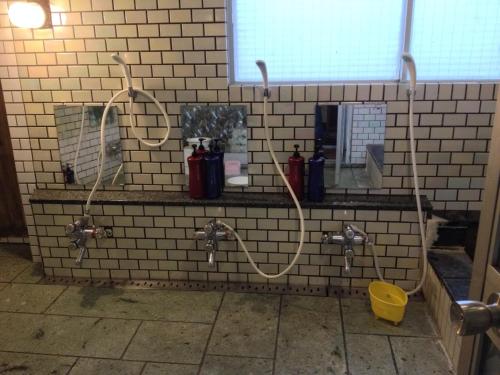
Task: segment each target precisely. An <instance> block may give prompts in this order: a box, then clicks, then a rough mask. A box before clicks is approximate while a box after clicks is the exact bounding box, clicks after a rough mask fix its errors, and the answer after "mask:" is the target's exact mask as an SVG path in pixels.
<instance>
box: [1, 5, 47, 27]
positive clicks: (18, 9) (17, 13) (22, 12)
mask: <svg viewBox="0 0 500 375" xmlns="http://www.w3.org/2000/svg"><path fill="white" fill-rule="evenodd" d="M9 18H10V22H12V24H13V25H14V26H17V27H22V28H29V29H38V28H40V27H42V26H43V25H44V24H45V19H46V15H45V11H44V9H43V7H42V6H41V5H40V4H38V3H33V2H15V3H13V4H12V5H11V6H10V7H9Z"/></svg>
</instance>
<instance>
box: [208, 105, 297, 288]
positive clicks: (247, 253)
mask: <svg viewBox="0 0 500 375" xmlns="http://www.w3.org/2000/svg"><path fill="white" fill-rule="evenodd" d="M267 100H268V98H267V95H264V102H263V106H264V108H263V121H264V130H265V135H266V142H267V147H268V148H269V153H270V154H271V158H272V159H273V162H274V165H275V166H276V169H277V170H278V173H279V174H280V176H281V179H282V180H283V182H284V183H285V185H286V187H287V189H288V192H289V193H290V195H291V196H292V199H293V202H294V203H295V207H296V208H297V213H298V214H299V222H300V238H299V246H298V247H297V251H296V253H295V256H294V257H293V259H292V262H291V263H290V264H289V265H288V266H287V267H286V268H285V269H284V270H283V271H281V272H279V273H277V274H274V275H269V274H267V273H264V272H262V271H261V270H260V269H259V267H258V266H257V264H256V263H255V261H254V260H253V258H252V256H251V255H250V252H249V251H248V249H247V247H246V245H245V242H244V241H243V239H242V238H241V237H240V235H239V234H238V232H236V230H235V229H234V228H232V227H231V226H230V225H229V224H227V223H224V222H223V221H220V220H218V221H217V222H218V223H219V224H220V225H222V226H224V227H225V228H227V229H229V231H231V232H232V233H233V234H234V237H235V238H236V239H237V240H238V242H239V244H240V245H241V248H242V249H243V251H244V252H245V254H246V256H247V258H248V261H249V262H250V264H251V265H252V267H253V269H254V270H255V271H256V272H257V273H258V274H259V275H260V276H262V277H265V278H266V279H276V278H278V277H281V276H283V275H285V274H286V273H288V272H289V271H290V270H291V269H292V268H293V266H295V263H297V260H298V259H299V257H300V254H301V252H302V247H303V246H304V236H305V223H304V214H303V212H302V207H301V206H300V203H299V200H298V199H297V196H296V195H295V193H294V191H293V189H292V187H291V186H290V183H289V182H288V179H287V178H286V176H285V173H284V172H283V169H282V168H281V166H280V164H279V162H278V159H277V157H276V154H275V153H274V149H273V146H272V144H271V134H270V130H269V125H268V122H267Z"/></svg>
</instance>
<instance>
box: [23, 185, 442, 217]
mask: <svg viewBox="0 0 500 375" xmlns="http://www.w3.org/2000/svg"><path fill="white" fill-rule="evenodd" d="M88 194H89V191H88V190H50V189H38V190H35V192H34V193H33V194H32V196H31V198H30V201H31V202H32V203H66V204H83V203H85V202H86V201H87V197H88ZM421 201H422V209H423V210H424V211H425V212H426V213H427V214H428V215H430V214H431V213H432V205H431V203H430V202H429V200H428V199H427V198H426V197H425V196H422V198H421ZM93 203H95V204H110V205H121V204H127V205H155V206H156V205H160V206H212V207H272V208H280V207H283V208H293V207H295V205H294V203H293V201H292V200H291V198H289V197H288V196H287V195H286V194H277V193H233V192H231V193H229V192H227V193H224V194H223V196H222V197H220V198H218V199H192V198H190V197H189V195H188V194H187V193H186V192H155V191H98V192H97V193H96V194H95V196H94V200H93ZM301 205H302V207H303V208H326V209H352V210H354V209H356V210H397V211H399V210H403V211H405V210H408V211H414V210H416V209H417V205H416V201H415V197H413V196H410V195H361V194H359V195H357V194H349V195H343V194H327V195H326V197H325V200H324V201H323V202H309V201H307V200H304V201H302V202H301Z"/></svg>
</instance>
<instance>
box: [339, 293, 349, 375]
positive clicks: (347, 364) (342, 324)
mask: <svg viewBox="0 0 500 375" xmlns="http://www.w3.org/2000/svg"><path fill="white" fill-rule="evenodd" d="M337 298H338V301H339V313H340V323H341V326H342V341H343V343H344V358H345V368H346V374H348V375H349V374H350V373H351V372H350V371H349V359H348V355H347V340H346V331H345V324H344V312H343V311H342V298H341V297H337Z"/></svg>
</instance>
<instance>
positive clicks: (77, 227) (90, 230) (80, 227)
mask: <svg viewBox="0 0 500 375" xmlns="http://www.w3.org/2000/svg"><path fill="white" fill-rule="evenodd" d="M66 235H67V236H68V237H69V238H70V239H71V240H70V243H69V246H68V248H69V249H70V250H79V252H78V255H77V257H76V259H75V263H76V264H77V265H80V264H81V263H82V259H83V257H85V255H86V254H87V252H88V249H87V239H89V238H107V237H111V236H112V232H111V230H110V229H105V228H100V227H96V226H95V225H89V217H88V216H83V217H81V218H79V219H78V220H76V221H75V222H74V223H72V224H68V225H66Z"/></svg>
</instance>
